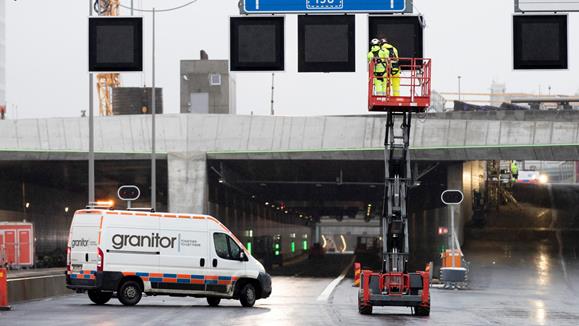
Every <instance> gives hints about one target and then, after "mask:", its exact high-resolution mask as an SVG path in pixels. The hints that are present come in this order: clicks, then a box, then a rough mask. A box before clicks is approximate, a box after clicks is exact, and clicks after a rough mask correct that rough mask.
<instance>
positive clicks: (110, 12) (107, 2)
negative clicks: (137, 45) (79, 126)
mask: <svg viewBox="0 0 579 326" xmlns="http://www.w3.org/2000/svg"><path fill="white" fill-rule="evenodd" d="M119 5H120V0H95V3H94V9H95V11H96V12H97V13H98V15H99V16H118V15H119ZM96 82H97V94H98V99H99V114H100V115H113V103H112V92H113V88H115V87H119V86H121V78H120V75H119V74H118V73H102V74H97V75H96Z"/></svg>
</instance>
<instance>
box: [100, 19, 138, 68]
mask: <svg viewBox="0 0 579 326" xmlns="http://www.w3.org/2000/svg"><path fill="white" fill-rule="evenodd" d="M89 71H94V72H103V71H110V72H122V71H143V19H142V18H141V17H90V18H89Z"/></svg>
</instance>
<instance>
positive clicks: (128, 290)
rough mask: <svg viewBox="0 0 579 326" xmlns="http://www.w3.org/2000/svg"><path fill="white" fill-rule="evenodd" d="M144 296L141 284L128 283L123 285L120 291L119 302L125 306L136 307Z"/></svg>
mask: <svg viewBox="0 0 579 326" xmlns="http://www.w3.org/2000/svg"><path fill="white" fill-rule="evenodd" d="M142 295H143V290H142V289H141V286H140V285H139V283H137V282H135V281H126V282H125V283H123V284H122V285H121V287H120V289H119V292H118V294H117V296H118V297H119V301H120V302H121V303H122V304H124V305H125V306H134V305H136V304H137V303H139V301H141V297H142Z"/></svg>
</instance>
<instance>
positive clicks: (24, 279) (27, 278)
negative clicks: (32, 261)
mask: <svg viewBox="0 0 579 326" xmlns="http://www.w3.org/2000/svg"><path fill="white" fill-rule="evenodd" d="M64 276H65V275H64V274H62V275H46V276H34V277H20V278H9V279H8V280H7V281H8V282H14V281H26V280H37V279H40V278H52V277H64Z"/></svg>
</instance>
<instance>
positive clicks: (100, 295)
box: [88, 290, 113, 305]
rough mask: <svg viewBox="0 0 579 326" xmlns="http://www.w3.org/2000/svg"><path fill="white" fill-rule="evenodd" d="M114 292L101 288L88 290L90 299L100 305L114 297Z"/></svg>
mask: <svg viewBox="0 0 579 326" xmlns="http://www.w3.org/2000/svg"><path fill="white" fill-rule="evenodd" d="M112 296H113V293H112V292H101V291H99V290H88V298H89V299H90V301H92V302H94V303H95V304H98V305H103V304H105V303H107V302H109V300H110V299H111V298H112Z"/></svg>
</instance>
